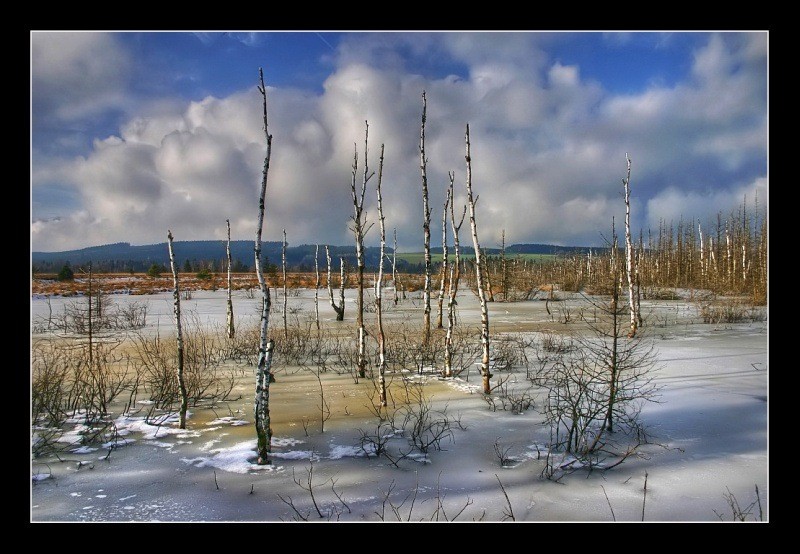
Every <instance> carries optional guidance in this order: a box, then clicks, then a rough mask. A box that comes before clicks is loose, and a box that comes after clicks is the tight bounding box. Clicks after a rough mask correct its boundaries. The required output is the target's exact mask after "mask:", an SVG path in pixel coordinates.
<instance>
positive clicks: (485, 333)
mask: <svg viewBox="0 0 800 554" xmlns="http://www.w3.org/2000/svg"><path fill="white" fill-rule="evenodd" d="M465 142H466V156H465V158H466V161H467V206H468V207H469V225H470V228H471V229H472V245H473V248H475V281H476V283H477V286H478V300H480V303H481V350H482V355H481V377H482V378H483V393H484V394H490V393H491V392H492V389H491V387H490V386H489V379H491V377H492V375H491V373H489V309H488V307H487V306H486V293H485V292H484V290H483V261H482V256H481V245H480V242H478V224H477V223H476V222H475V204H476V203H477V202H478V197H473V196H472V158H471V157H470V149H469V146H470V145H469V124H467V131H466V134H465Z"/></svg>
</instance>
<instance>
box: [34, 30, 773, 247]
mask: <svg viewBox="0 0 800 554" xmlns="http://www.w3.org/2000/svg"><path fill="white" fill-rule="evenodd" d="M30 46H31V95H30V98H31V103H30V110H31V129H32V134H31V247H32V249H33V250H35V251H60V250H66V249H75V248H83V247H88V246H96V245H102V244H109V243H114V242H130V243H132V244H150V243H158V242H164V241H166V235H167V230H168V229H171V230H172V233H173V235H174V236H175V240H208V239H223V238H224V237H225V235H226V224H225V220H226V219H230V222H231V235H232V238H233V239H247V240H251V239H253V238H254V236H255V230H256V224H257V217H258V205H257V204H258V193H259V189H260V184H261V170H262V167H263V163H264V154H265V150H266V139H265V136H264V132H263V128H262V123H263V122H262V117H261V96H260V94H259V92H258V90H257V87H256V85H257V83H258V70H259V67H263V69H264V76H265V82H266V84H267V96H268V105H269V131H270V133H271V134H272V135H273V143H272V159H271V167H270V173H269V184H268V190H267V202H266V216H265V224H264V225H265V228H264V238H265V240H281V238H282V229H284V228H285V229H286V233H287V238H288V242H289V244H290V245H292V244H293V245H299V244H315V243H320V244H334V245H347V244H351V243H352V242H353V235H352V232H351V231H350V229H349V218H350V216H351V214H352V212H353V204H352V199H351V196H350V182H351V171H352V164H353V156H354V148H355V146H356V145H357V146H358V150H359V154H358V156H359V172H361V171H363V165H362V164H363V142H364V130H365V121H368V122H369V141H370V142H369V152H368V158H367V161H368V164H369V167H370V170H373V169H374V170H377V166H378V155H379V152H380V147H381V144H383V145H384V146H385V162H384V170H383V181H382V189H383V204H384V213H385V221H386V227H387V234H388V235H389V237H391V232H392V229H394V228H396V229H397V237H398V246H399V248H400V250H404V251H421V250H422V240H423V230H422V220H423V208H422V187H421V177H420V159H419V131H420V129H419V127H420V118H421V112H422V92H423V91H425V92H426V97H427V123H426V154H427V159H428V162H427V170H428V183H429V188H430V203H431V211H432V215H431V219H432V236H433V240H432V244H433V245H437V246H440V245H441V218H442V207H443V204H444V199H445V194H446V192H445V191H446V189H447V186H448V184H449V178H448V172H451V171H452V172H454V174H455V191H456V194H455V198H456V200H455V201H456V206H462V205H463V204H464V203H465V201H466V187H465V175H466V166H465V159H464V131H465V127H466V125H467V124H469V125H470V139H471V154H472V174H473V180H472V184H473V189H474V192H475V194H476V195H479V201H478V204H477V216H476V217H477V224H478V231H479V236H480V239H481V245H482V246H485V247H494V246H498V245H499V244H500V240H501V234H502V232H503V231H505V236H506V244H516V243H549V244H558V245H575V246H602V245H603V244H604V240H605V239H604V237H607V236H608V235H609V232H610V227H611V218H612V216H615V217H616V219H617V221H618V222H622V221H623V218H624V213H625V207H624V201H623V186H622V178H623V177H625V169H626V161H625V156H626V153H627V154H628V155H629V156H630V158H631V160H632V173H631V212H632V213H631V220H632V226H633V229H634V232H637V231H638V229H643V230H644V232H645V234H646V233H647V230H648V229H653V230H657V229H658V226H659V223H660V222H661V221H665V222H670V221H674V222H675V223H677V221H678V220H679V219H680V218H681V217H683V218H684V219H690V218H697V219H699V220H700V222H701V223H703V225H708V226H709V227H710V226H711V222H712V220H715V219H716V214H717V212H719V211H722V212H723V214H726V213H729V212H730V211H731V210H736V209H737V207H738V206H739V205H740V204H741V203H742V201H743V200H744V199H745V198H746V199H747V202H748V205H749V206H750V207H752V205H753V202H754V199H755V198H756V196H757V198H758V203H759V207H760V208H765V207H767V206H768V200H769V198H768V192H769V190H768V189H769V187H768V177H767V166H768V155H767V152H768V86H767V85H768V73H767V63H768V33H766V32H664V33H652V32H647V33H638V32H602V33H601V32H574V33H573V32H470V33H468V32H438V33H435V32H348V33H334V32H327V31H325V32H312V31H305V32H226V33H223V32H194V33H191V32H110V33H101V32H36V31H34V32H32V33H31V45H30ZM375 184H376V178H373V179H372V180H371V181H370V182H369V185H368V192H367V197H366V198H367V201H366V209H367V214H368V219H369V221H373V222H374V221H376V218H377V212H376V204H377V202H376V192H375V188H374V187H375ZM449 231H450V230H449V229H448V232H449ZM378 239H379V237H378V228H377V226H375V227H373V229H372V230H371V231H370V232H369V233H368V235H367V237H366V243H367V245H377V244H378ZM460 239H461V242H462V244H469V243H470V242H471V241H470V237H469V231H468V228H467V226H465V227H463V228H462V232H461V236H460ZM389 240H390V241H391V239H389ZM451 240H452V239H449V241H451ZM390 246H391V242H390Z"/></svg>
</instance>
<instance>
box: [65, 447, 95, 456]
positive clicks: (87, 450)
mask: <svg viewBox="0 0 800 554" xmlns="http://www.w3.org/2000/svg"><path fill="white" fill-rule="evenodd" d="M96 450H97V448H92V447H91V446H81V447H80V448H75V449H74V450H71V451H70V452H72V453H73V454H91V453H92V452H94V451H96Z"/></svg>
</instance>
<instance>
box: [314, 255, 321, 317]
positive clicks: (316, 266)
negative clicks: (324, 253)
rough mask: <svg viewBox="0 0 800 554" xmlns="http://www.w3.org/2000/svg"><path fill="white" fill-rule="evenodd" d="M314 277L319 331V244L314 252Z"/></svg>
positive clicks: (315, 315) (315, 312) (315, 306)
mask: <svg viewBox="0 0 800 554" xmlns="http://www.w3.org/2000/svg"><path fill="white" fill-rule="evenodd" d="M314 275H315V276H316V281H314V321H315V322H316V324H317V330H318V331H319V282H320V280H319V244H318V245H317V248H316V249H315V250H314Z"/></svg>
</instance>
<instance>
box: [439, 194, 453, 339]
mask: <svg viewBox="0 0 800 554" xmlns="http://www.w3.org/2000/svg"><path fill="white" fill-rule="evenodd" d="M451 194H452V191H451V190H450V189H449V188H448V189H447V198H446V199H445V201H444V209H443V210H442V271H441V273H442V280H441V283H440V284H439V308H438V309H439V311H438V315H437V316H436V328H437V329H441V328H442V304H443V303H444V296H445V290H444V289H445V284H446V283H447V206H448V205H449V204H450V195H451Z"/></svg>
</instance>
